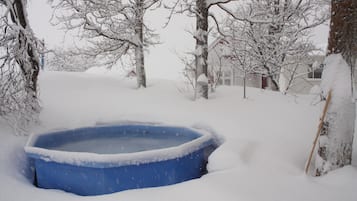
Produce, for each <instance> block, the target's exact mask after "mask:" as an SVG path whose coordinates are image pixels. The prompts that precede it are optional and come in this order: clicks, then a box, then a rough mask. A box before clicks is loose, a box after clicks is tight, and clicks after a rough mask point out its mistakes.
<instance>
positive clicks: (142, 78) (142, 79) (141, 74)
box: [135, 0, 146, 88]
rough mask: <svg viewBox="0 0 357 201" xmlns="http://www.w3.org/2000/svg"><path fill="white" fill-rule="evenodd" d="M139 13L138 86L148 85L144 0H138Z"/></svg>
mask: <svg viewBox="0 0 357 201" xmlns="http://www.w3.org/2000/svg"><path fill="white" fill-rule="evenodd" d="M136 5H137V13H136V17H135V19H136V22H135V35H136V37H137V38H138V41H139V43H138V45H137V46H136V47H135V65H136V76H137V83H138V88H140V87H146V75H145V67H144V34H143V23H144V4H143V0H136Z"/></svg>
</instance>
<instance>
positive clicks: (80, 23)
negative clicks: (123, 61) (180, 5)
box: [53, 0, 160, 87]
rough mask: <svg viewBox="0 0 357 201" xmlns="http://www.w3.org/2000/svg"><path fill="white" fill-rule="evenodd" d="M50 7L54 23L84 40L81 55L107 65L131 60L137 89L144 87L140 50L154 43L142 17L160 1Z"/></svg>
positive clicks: (101, 0) (78, 0)
mask: <svg viewBox="0 0 357 201" xmlns="http://www.w3.org/2000/svg"><path fill="white" fill-rule="evenodd" d="M53 5H54V8H55V12H54V15H55V16H56V18H57V19H58V22H57V23H62V24H64V25H65V28H66V29H67V30H79V35H80V36H81V37H83V38H85V39H87V42H88V43H89V46H87V47H86V48H83V51H82V52H83V53H84V54H86V55H91V56H93V57H100V56H101V57H102V58H104V59H105V60H107V61H108V62H107V63H108V64H110V65H114V64H115V63H116V62H117V61H118V60H119V59H120V58H121V56H122V55H126V54H129V55H131V56H133V57H134V60H135V65H136V75H137V85H138V87H146V75H145V68H144V48H145V47H147V46H149V45H152V44H154V43H155V41H154V39H155V36H156V35H155V34H154V33H153V31H152V30H151V29H150V28H148V27H147V26H146V25H145V23H144V15H145V12H146V11H147V10H148V9H149V8H155V6H157V5H160V0H133V1H120V0H114V1H113V0H93V1H86V0H53ZM63 11H64V12H63ZM65 13H66V14H65Z"/></svg>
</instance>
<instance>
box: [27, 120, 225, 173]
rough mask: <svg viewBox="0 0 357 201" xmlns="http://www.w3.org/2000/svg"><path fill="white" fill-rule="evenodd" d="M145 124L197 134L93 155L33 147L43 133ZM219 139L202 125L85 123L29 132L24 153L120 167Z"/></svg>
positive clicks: (50, 159)
mask: <svg viewBox="0 0 357 201" xmlns="http://www.w3.org/2000/svg"><path fill="white" fill-rule="evenodd" d="M127 125H130V126H148V127H163V128H168V127H170V128H179V129H187V130H189V131H192V132H193V133H195V134H198V135H199V137H198V138H196V139H193V140H191V141H189V142H186V143H183V144H181V145H178V146H173V147H168V148H161V149H154V150H146V151H139V152H133V153H117V154H97V153H88V152H72V151H59V150H52V149H46V148H40V147H35V146H34V145H35V143H36V141H37V139H38V138H39V137H41V136H43V135H54V134H58V133H61V132H66V131H76V130H79V129H90V128H103V127H113V126H118V127H120V126H127ZM218 144H219V140H218V139H217V137H216V136H215V134H213V133H211V132H210V131H208V130H206V129H203V128H193V127H187V126H177V125H167V124H153V123H118V124H105V125H99V126H88V127H80V128H74V129H63V130H56V131H54V132H46V133H40V134H32V135H30V137H29V139H28V141H27V143H26V145H25V148H24V149H25V152H26V153H27V155H28V156H29V157H30V158H34V159H41V160H44V161H47V162H57V163H64V164H68V165H77V166H84V167H93V168H109V167H120V166H127V165H139V164H146V163H152V162H160V161H165V160H170V159H175V158H180V157H182V156H185V155H188V154H190V153H193V152H195V151H198V150H200V149H202V148H204V147H206V146H210V145H214V146H218Z"/></svg>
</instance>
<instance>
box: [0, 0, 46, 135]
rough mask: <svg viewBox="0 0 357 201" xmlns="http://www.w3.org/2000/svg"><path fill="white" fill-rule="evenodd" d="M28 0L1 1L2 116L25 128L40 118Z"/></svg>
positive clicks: (33, 38)
mask: <svg viewBox="0 0 357 201" xmlns="http://www.w3.org/2000/svg"><path fill="white" fill-rule="evenodd" d="M26 6H27V1H26V0H0V11H1V14H0V30H1V31H0V117H2V118H5V119H6V120H7V121H8V122H9V123H10V124H11V125H12V126H13V127H14V129H20V130H17V131H20V132H21V131H24V129H26V128H27V126H28V125H29V124H30V123H31V122H34V121H37V120H38V113H39V111H40V106H39V102H38V88H37V77H38V74H39V61H38V51H37V45H38V41H37V39H36V38H35V37H34V34H33V32H32V30H31V28H30V25H29V22H28V20H27V12H26Z"/></svg>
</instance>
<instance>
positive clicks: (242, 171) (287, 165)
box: [0, 72, 357, 201]
mask: <svg viewBox="0 0 357 201" xmlns="http://www.w3.org/2000/svg"><path fill="white" fill-rule="evenodd" d="M134 88H135V80H129V81H128V80H124V79H122V78H118V77H116V76H115V75H98V74H89V73H64V72H44V73H42V74H41V76H40V89H41V100H42V105H43V111H42V113H41V121H42V124H41V125H39V126H37V127H35V128H34V132H35V133H37V132H45V131H48V130H53V129H58V128H74V127H80V126H89V125H94V124H96V123H98V122H107V123H112V122H119V121H143V122H162V123H168V124H175V125H186V126H192V125H197V124H199V125H201V126H207V127H210V128H212V129H214V130H215V131H216V133H218V134H219V135H220V136H222V138H224V140H225V143H224V144H223V145H222V146H221V147H219V149H217V150H216V151H215V152H214V153H213V154H212V155H211V157H210V162H209V171H210V173H209V174H207V175H205V176H203V177H202V178H200V179H196V180H192V181H188V182H184V183H181V184H177V185H172V186H167V187H158V188H148V189H139V190H130V191H124V192H119V193H115V194H110V195H104V196H96V197H81V196H77V195H73V194H70V193H65V192H62V191H57V190H44V189H37V188H35V187H34V186H32V184H31V183H30V181H29V179H28V178H27V177H28V175H29V174H28V171H27V169H26V163H25V161H26V160H25V158H26V157H25V155H24V152H23V145H24V144H25V142H26V140H27V137H26V136H14V135H13V134H12V131H11V130H10V128H9V127H7V126H6V125H5V124H0V136H1V140H0V201H13V200H14V201H25V200H36V201H47V200H53V201H57V200H58V201H62V200H66V201H67V200H68V201H71V200H96V201H101V200H103V201H108V200H116V201H118V200H123V201H124V200H125V201H130V200H133V201H134V200H135V201H139V200H145V201H147V200H148V201H150V200H152V201H154V200H155V201H156V200H170V201H176V200H177V201H185V200H187V201H191V200H205V201H211V200H212V201H217V200H222V201H229V200H232V201H233V200H234V201H237V200H238V201H240V200H242V201H280V200H281V201H309V200H311V201H329V200H331V201H336V200H344V201H355V200H357V168H356V166H357V163H356V161H357V158H356V155H357V154H356V151H355V154H354V165H353V166H348V167H345V168H343V169H340V170H337V171H334V172H332V173H330V174H329V175H327V176H324V177H321V178H314V177H309V176H306V175H304V173H303V168H304V164H305V161H306V158H307V156H308V153H309V151H310V148H311V144H312V140H313V138H314V135H315V132H316V128H317V124H318V119H319V115H320V107H322V106H321V104H320V105H316V104H313V103H314V98H315V97H314V96H311V95H310V96H307V95H306V96H293V95H287V96H284V95H281V94H280V93H276V92H270V91H263V90H260V89H248V97H249V98H248V99H247V100H243V99H242V98H241V97H242V88H240V87H219V88H218V89H217V92H216V93H214V94H212V96H211V98H210V100H208V101H206V100H198V101H192V100H190V99H189V98H188V94H184V93H182V89H183V87H182V85H180V84H177V83H174V82H171V81H165V80H153V81H149V86H148V88H147V89H139V90H136V89H134ZM354 148H355V150H356V149H357V145H356V143H355V144H354Z"/></svg>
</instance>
